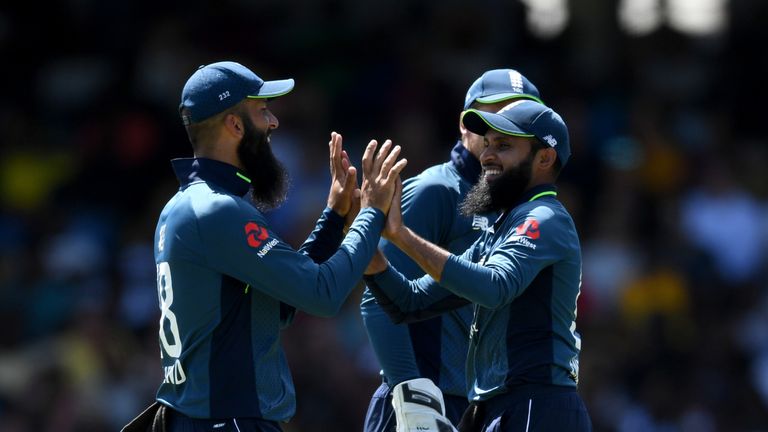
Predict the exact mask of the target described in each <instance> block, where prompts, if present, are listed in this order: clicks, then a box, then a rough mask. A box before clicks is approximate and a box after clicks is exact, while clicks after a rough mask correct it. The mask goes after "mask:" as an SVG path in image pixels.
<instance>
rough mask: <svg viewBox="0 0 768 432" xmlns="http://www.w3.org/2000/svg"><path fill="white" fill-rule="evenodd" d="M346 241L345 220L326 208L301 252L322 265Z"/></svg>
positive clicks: (300, 249)
mask: <svg viewBox="0 0 768 432" xmlns="http://www.w3.org/2000/svg"><path fill="white" fill-rule="evenodd" d="M343 239H344V218H343V217H342V216H339V215H338V214H337V213H336V212H335V211H333V210H331V208H330V207H326V208H325V210H323V213H322V214H321V215H320V218H319V219H318V220H317V224H315V229H314V230H313V231H312V232H311V233H310V234H309V237H307V240H306V241H305V242H304V244H302V245H301V247H299V252H301V253H303V254H304V255H306V256H308V257H310V258H311V259H312V261H314V262H316V263H321V262H324V261H326V260H327V259H328V258H330V257H331V255H333V254H334V252H336V250H337V249H338V248H339V245H341V241H342V240H343Z"/></svg>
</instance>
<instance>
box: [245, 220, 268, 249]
mask: <svg viewBox="0 0 768 432" xmlns="http://www.w3.org/2000/svg"><path fill="white" fill-rule="evenodd" d="M245 236H246V238H247V239H248V246H250V247H252V248H257V247H259V246H261V245H262V243H264V241H265V240H266V239H268V238H269V233H268V232H267V229H266V228H264V227H260V226H259V225H257V224H256V223H255V222H248V223H247V224H245Z"/></svg>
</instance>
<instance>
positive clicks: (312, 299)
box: [198, 199, 384, 316]
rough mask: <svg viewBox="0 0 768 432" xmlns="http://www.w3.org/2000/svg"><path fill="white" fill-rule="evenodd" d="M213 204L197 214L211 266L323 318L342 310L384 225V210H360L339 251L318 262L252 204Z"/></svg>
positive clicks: (226, 201)
mask: <svg viewBox="0 0 768 432" xmlns="http://www.w3.org/2000/svg"><path fill="white" fill-rule="evenodd" d="M211 205H212V208H211V209H210V211H207V212H204V213H203V214H201V215H199V216H198V224H199V227H198V229H199V231H200V236H201V239H202V240H203V246H204V247H205V248H206V251H205V255H206V258H207V259H208V260H209V264H210V266H211V267H213V268H215V269H217V270H218V271H220V272H221V273H223V274H227V275H230V276H232V277H234V278H236V279H239V280H241V281H244V282H246V283H248V284H250V285H251V286H252V287H253V288H254V289H257V290H259V291H262V292H264V293H265V294H267V295H269V296H271V297H273V298H275V299H277V300H279V301H281V302H283V303H285V304H288V305H291V306H294V307H296V308H298V309H301V310H303V311H306V312H308V313H311V314H315V315H320V316H332V315H334V314H336V313H337V312H338V310H339V308H340V307H341V305H342V304H343V302H344V299H345V298H346V297H347V295H348V294H349V292H350V291H351V290H352V288H353V287H354V285H355V283H356V282H357V281H358V280H359V279H360V277H361V276H362V273H363V271H364V270H365V267H366V266H367V265H368V262H370V260H371V258H372V256H373V253H374V251H375V250H376V246H377V243H378V240H379V236H380V233H381V230H382V228H383V225H384V214H383V213H382V212H381V211H380V210H378V209H373V208H366V209H363V210H361V211H360V213H359V214H358V216H357V218H356V219H355V221H354V222H353V224H352V226H351V227H350V230H349V233H348V234H347V236H346V237H345V239H344V241H343V242H342V244H341V246H340V247H339V248H338V250H336V251H335V252H334V253H333V254H332V255H331V256H330V258H328V259H327V260H326V261H324V262H322V263H319V264H318V263H315V262H314V261H313V260H312V259H311V258H310V257H308V256H306V255H304V254H302V253H299V252H297V251H295V250H294V249H292V248H291V246H290V245H288V244H287V243H285V242H284V241H282V240H281V239H280V238H279V237H278V236H277V235H276V234H275V233H274V232H273V231H271V230H270V229H269V226H268V225H267V223H266V220H265V219H264V217H263V215H261V213H259V212H258V211H257V210H256V209H255V208H253V207H252V206H249V205H247V203H245V202H239V201H237V200H232V199H220V200H217V201H216V202H214V203H212V204H211Z"/></svg>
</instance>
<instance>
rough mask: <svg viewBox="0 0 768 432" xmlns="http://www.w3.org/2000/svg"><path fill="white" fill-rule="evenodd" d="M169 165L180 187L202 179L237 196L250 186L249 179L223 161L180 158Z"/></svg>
mask: <svg viewBox="0 0 768 432" xmlns="http://www.w3.org/2000/svg"><path fill="white" fill-rule="evenodd" d="M171 165H172V166H173V171H174V172H175V173H176V177H177V178H178V179H179V184H181V186H182V187H185V186H187V185H189V184H191V183H194V182H198V181H203V182H206V183H213V184H215V185H217V186H219V187H221V188H223V189H224V190H225V191H227V192H228V193H230V194H232V195H237V196H244V195H245V194H246V193H248V190H250V188H251V181H250V179H249V178H248V177H247V176H246V175H245V174H244V173H243V172H241V171H240V170H239V169H237V168H236V167H234V166H232V165H230V164H228V163H225V162H220V161H217V160H213V159H205V158H180V159H173V160H172V161H171Z"/></svg>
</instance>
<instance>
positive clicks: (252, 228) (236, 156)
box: [127, 62, 406, 431]
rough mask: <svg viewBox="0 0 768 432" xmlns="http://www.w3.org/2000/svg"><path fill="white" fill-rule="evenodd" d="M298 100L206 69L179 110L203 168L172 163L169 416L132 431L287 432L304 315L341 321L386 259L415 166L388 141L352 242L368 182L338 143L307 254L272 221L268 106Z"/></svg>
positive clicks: (367, 155) (274, 186)
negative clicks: (292, 341) (291, 328)
mask: <svg viewBox="0 0 768 432" xmlns="http://www.w3.org/2000/svg"><path fill="white" fill-rule="evenodd" d="M292 88H293V80H282V81H264V80H262V79H261V78H259V77H258V76H257V75H256V74H254V73H253V72H252V71H250V70H249V69H247V68H246V67H244V66H242V65H240V64H237V63H234V62H219V63H214V64H211V65H207V66H204V67H201V68H200V69H198V70H197V71H196V72H195V73H194V74H193V75H192V76H191V77H190V78H189V80H188V81H187V83H186V85H185V86H184V90H183V91H182V101H181V105H180V107H179V109H180V114H181V117H182V119H183V121H184V124H185V126H186V129H187V133H188V135H189V139H190V141H191V143H192V147H193V150H194V156H195V157H194V158H190V159H176V160H174V161H173V169H174V171H175V172H176V176H177V177H178V179H179V183H180V184H181V187H180V189H179V191H178V193H176V195H175V196H173V197H172V198H171V199H170V201H168V203H167V204H166V206H165V208H164V209H163V210H162V212H161V214H160V218H159V221H158V224H157V229H156V231H155V237H154V239H155V262H156V266H157V289H158V297H159V305H160V311H161V316H160V329H159V340H160V354H161V361H162V367H163V371H164V380H163V382H162V383H161V384H160V388H159V390H158V392H157V401H158V403H159V405H156V406H155V407H154V408H153V409H150V410H149V411H147V413H146V414H145V415H143V417H142V416H140V417H139V418H137V420H136V421H135V422H133V423H132V424H131V425H129V426H128V427H127V430H146V428H148V427H149V428H152V430H168V431H203V430H204V431H212V430H213V431H217V430H221V431H279V430H281V428H280V425H279V422H285V421H288V420H289V419H290V418H291V416H292V415H293V414H294V412H295V404H296V402H295V396H294V387H293V383H292V380H291V374H290V371H289V370H288V365H287V363H286V359H285V355H284V354H283V350H282V348H281V345H280V329H281V328H282V327H284V326H285V325H287V324H288V323H289V322H290V320H291V318H292V316H293V313H294V311H295V309H294V308H298V309H301V310H304V311H306V312H308V313H312V314H316V315H322V316H330V315H333V314H335V313H336V312H337V311H338V309H339V308H340V306H341V305H342V303H343V301H344V299H345V298H346V297H347V295H348V294H349V292H350V291H351V290H352V288H353V287H354V286H355V283H356V281H358V280H359V279H360V277H361V276H362V272H363V270H364V269H365V266H366V265H367V264H368V262H369V261H370V259H371V257H372V255H373V253H374V251H375V250H376V244H377V243H378V240H379V236H380V232H381V229H382V227H383V225H384V217H385V215H386V213H387V212H388V210H389V206H390V204H391V201H392V196H393V194H394V189H395V181H396V178H397V177H398V175H399V172H400V171H401V170H402V169H403V167H404V166H405V163H406V162H405V160H400V161H396V160H397V157H398V155H399V150H400V149H399V147H394V148H392V146H391V142H389V141H387V142H385V143H384V144H383V145H382V146H381V149H380V150H379V152H378V154H376V147H377V143H376V142H375V141H371V143H369V145H368V147H367V148H366V150H365V152H364V155H363V160H362V168H363V182H362V186H361V194H360V195H361V196H360V205H361V208H362V209H361V210H360V212H359V213H358V214H357V216H356V218H355V219H354V221H351V226H350V227H349V230H348V233H347V235H346V237H344V235H343V231H342V229H343V227H344V223H345V219H344V217H345V216H346V215H347V213H348V212H349V210H350V207H351V206H352V194H353V191H354V190H355V189H356V186H357V181H356V178H355V177H356V169H355V168H354V167H352V166H350V164H349V160H348V158H347V157H346V153H344V152H343V151H342V149H341V136H340V135H338V134H335V133H334V134H332V137H331V142H330V143H329V144H330V150H331V174H332V184H331V192H330V194H329V197H328V207H327V208H326V209H325V210H324V211H323V213H322V216H321V217H320V219H319V221H318V223H317V226H316V228H315V231H314V232H313V233H312V234H311V235H310V237H309V239H308V240H307V242H306V243H305V244H304V245H303V246H302V247H301V248H300V251H299V252H297V251H295V250H293V249H292V248H291V247H290V246H289V245H288V244H286V243H285V242H283V241H282V240H281V239H280V238H279V237H278V236H277V235H276V234H275V233H274V232H273V231H272V230H271V229H270V227H269V224H268V223H267V220H266V219H265V217H264V215H263V214H262V212H261V210H260V209H264V208H270V207H274V206H276V205H278V204H279V203H280V202H281V200H282V198H283V197H284V189H285V188H284V179H285V178H286V176H285V172H284V169H283V168H282V165H281V164H280V163H279V162H278V161H277V160H275V158H274V156H273V154H272V150H271V148H270V139H269V137H270V134H271V132H272V131H273V130H274V129H276V128H277V127H278V124H279V123H278V120H277V117H275V115H274V114H273V113H272V112H271V111H270V110H269V108H268V104H267V101H268V99H270V98H273V97H277V96H280V95H283V94H285V93H287V92H289V91H290V90H291V89H292ZM374 154H376V156H374ZM249 191H250V195H249ZM342 237H344V238H343V241H342ZM147 423H150V424H147ZM151 423H155V425H154V426H152V425H151ZM163 424H164V426H165V428H166V429H161V426H163Z"/></svg>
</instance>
